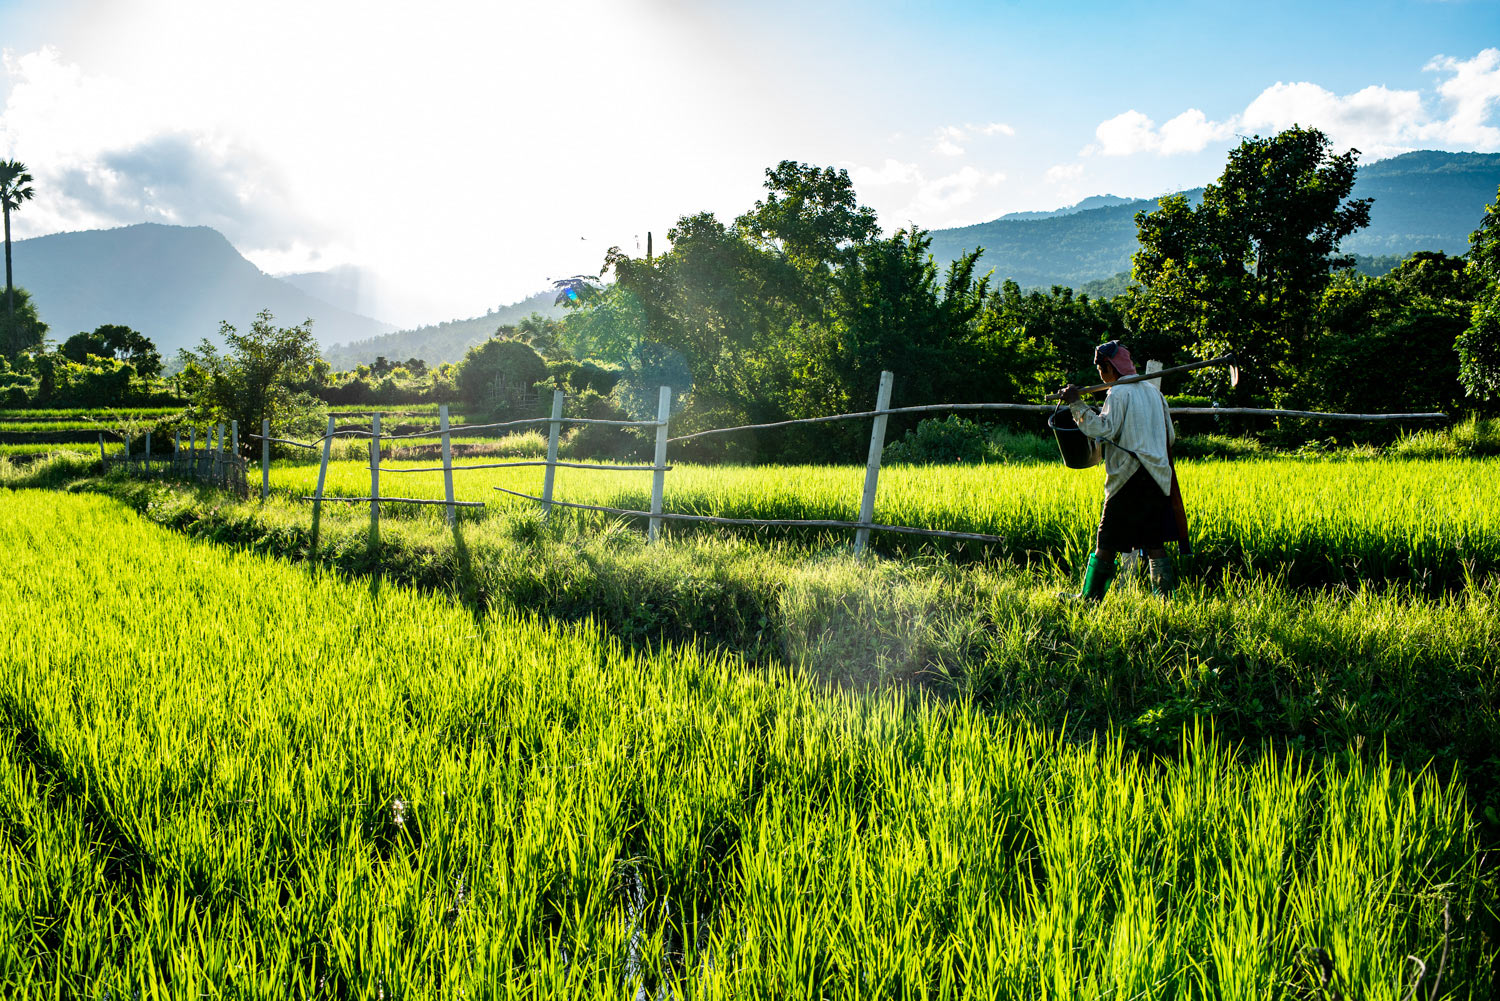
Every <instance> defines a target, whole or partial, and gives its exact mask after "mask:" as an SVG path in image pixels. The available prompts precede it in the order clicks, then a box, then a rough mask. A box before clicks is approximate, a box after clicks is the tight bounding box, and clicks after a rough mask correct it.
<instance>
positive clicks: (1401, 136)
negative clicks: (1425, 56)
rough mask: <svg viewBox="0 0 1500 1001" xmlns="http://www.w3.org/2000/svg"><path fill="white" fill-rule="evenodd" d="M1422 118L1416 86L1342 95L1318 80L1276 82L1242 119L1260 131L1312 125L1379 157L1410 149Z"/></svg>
mask: <svg viewBox="0 0 1500 1001" xmlns="http://www.w3.org/2000/svg"><path fill="white" fill-rule="evenodd" d="M1423 118H1424V112H1423V110H1422V95H1421V94H1419V93H1418V92H1417V91H1414V90H1390V89H1388V88H1386V87H1366V88H1364V89H1363V90H1359V91H1356V92H1355V93H1353V94H1348V95H1345V96H1343V97H1340V96H1338V95H1337V94H1334V93H1332V92H1331V91H1328V90H1325V89H1324V88H1322V87H1319V86H1318V85H1317V84H1312V83H1277V84H1274V85H1272V86H1270V87H1267V88H1266V89H1265V90H1264V91H1262V92H1261V94H1260V96H1259V97H1257V98H1256V99H1255V100H1253V101H1251V102H1250V105H1249V106H1248V107H1247V108H1245V112H1244V114H1243V115H1241V116H1240V125H1241V128H1242V129H1243V130H1244V131H1246V132H1256V133H1270V132H1279V131H1280V130H1282V129H1286V128H1290V127H1291V126H1293V125H1303V126H1312V127H1315V128H1319V129H1322V130H1323V131H1324V132H1326V133H1328V137H1329V139H1331V140H1332V141H1333V144H1334V145H1335V146H1340V147H1344V146H1353V147H1357V148H1358V149H1359V150H1360V151H1361V152H1363V153H1364V154H1365V155H1366V156H1368V157H1371V158H1379V157H1383V156H1391V155H1393V154H1395V153H1402V152H1405V151H1407V150H1409V149H1412V148H1413V143H1414V142H1416V141H1417V138H1418V137H1417V133H1418V128H1419V126H1420V123H1421V122H1422V120H1423Z"/></svg>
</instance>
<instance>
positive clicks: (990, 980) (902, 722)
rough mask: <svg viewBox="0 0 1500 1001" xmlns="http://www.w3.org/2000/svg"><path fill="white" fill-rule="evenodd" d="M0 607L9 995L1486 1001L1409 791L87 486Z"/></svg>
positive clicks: (1360, 772) (1428, 807)
mask: <svg viewBox="0 0 1500 1001" xmlns="http://www.w3.org/2000/svg"><path fill="white" fill-rule="evenodd" d="M472 475H477V474H472ZM669 475H670V474H669ZM670 496H671V494H670V493H669V497H670ZM101 540H107V543H108V544H105V545H101V544H100V543H101ZM0 609H3V615H4V621H5V622H6V623H7V628H6V629H4V630H0V663H4V664H5V665H6V669H5V671H4V672H3V673H0V869H3V873H4V875H3V877H0V991H3V993H4V995H5V996H7V997H101V998H102V997H111V998H123V997H141V998H168V997H170V998H182V997H200V996H206V997H226V998H227V997H236V998H289V997H290V998H297V997H340V998H393V997H402V998H408V997H410V998H417V997H421V998H427V997H432V998H437V997H443V998H455V997H464V998H492V997H493V998H499V997H526V998H548V997H568V998H592V997H600V998H619V997H630V998H643V999H644V998H665V997H680V998H720V997H722V998H729V997H733V998H778V999H779V998H856V997H871V998H875V997H879V998H886V997H912V998H917V997H921V998H1008V997H1014V998H1028V999H1029V998H1037V997H1067V998H1074V997H1082V998H1100V999H1103V998H1110V999H1123V998H1132V997H1139V998H1145V997H1173V998H1178V997H1181V998H1198V997H1202V998H1264V997H1272V998H1276V997H1298V998H1301V997H1313V996H1320V995H1326V996H1330V997H1331V996H1334V995H1335V993H1336V994H1337V996H1341V997H1345V998H1355V997H1358V998H1376V999H1380V998H1391V999H1396V998H1402V997H1405V996H1406V995H1407V993H1408V990H1409V987H1410V986H1411V983H1412V978H1413V976H1414V975H1415V973H1416V971H1417V970H1418V965H1417V962H1414V961H1413V960H1412V959H1411V958H1409V957H1416V958H1417V960H1418V961H1420V962H1421V963H1425V964H1426V966H1427V969H1428V971H1429V973H1428V975H1427V978H1426V979H1425V980H1424V982H1423V984H1422V985H1421V986H1422V991H1423V996H1426V991H1427V990H1428V989H1429V988H1431V987H1432V986H1434V979H1435V978H1434V974H1435V972H1436V968H1437V966H1438V965H1439V961H1440V957H1443V956H1444V954H1445V950H1446V958H1445V959H1442V960H1441V962H1442V965H1443V967H1444V970H1445V973H1444V975H1443V978H1442V981H1441V984H1440V987H1441V995H1440V996H1444V997H1455V998H1483V997H1490V996H1492V993H1491V986H1490V984H1489V981H1488V979H1487V976H1486V972H1487V970H1488V969H1489V964H1490V963H1491V962H1492V961H1494V959H1495V957H1494V955H1493V953H1494V951H1495V942H1494V939H1493V937H1486V935H1485V934H1483V933H1481V932H1482V927H1483V926H1482V923H1481V922H1482V920H1483V915H1484V913H1485V907H1486V906H1492V904H1493V900H1492V899H1489V896H1488V893H1487V891H1488V890H1489V889H1490V887H1489V885H1488V884H1487V883H1486V882H1485V879H1486V877H1484V876H1483V875H1482V873H1481V871H1480V870H1481V867H1482V866H1484V865H1486V863H1485V861H1484V859H1483V857H1482V855H1481V848H1482V847H1483V844H1482V842H1481V836H1480V833H1479V829H1478V828H1477V827H1476V824H1475V818H1474V817H1473V816H1472V813H1471V808H1470V806H1469V805H1468V801H1467V798H1466V794H1465V791H1464V788H1463V785H1462V784H1461V783H1459V782H1454V781H1450V780H1449V777H1448V776H1447V775H1444V774H1441V773H1440V772H1437V771H1435V770H1433V769H1426V770H1420V771H1415V772H1412V771H1406V770H1404V769H1402V768H1400V767H1398V766H1396V765H1393V764H1391V763H1389V762H1387V761H1385V760H1383V759H1381V758H1380V757H1379V756H1378V755H1377V756H1370V755H1355V756H1349V757H1347V758H1342V757H1339V756H1323V757H1317V758H1314V757H1311V756H1308V757H1303V756H1299V755H1297V754H1294V753H1273V752H1269V751H1261V750H1257V749H1255V748H1244V749H1241V750H1240V751H1239V752H1238V753H1236V752H1234V751H1233V750H1232V749H1231V748H1228V747H1226V746H1224V745H1223V744H1222V743H1221V742H1220V741H1218V740H1216V739H1215V738H1214V737H1213V736H1212V735H1211V734H1209V733H1206V732H1205V731H1204V730H1202V729H1189V730H1186V731H1184V732H1183V733H1182V736H1181V747H1180V752H1179V753H1178V754H1176V755H1174V756H1172V757H1170V758H1168V759H1166V760H1162V761H1151V760H1146V759H1140V758H1137V757H1136V756H1134V755H1133V754H1130V753H1128V752H1127V751H1126V750H1125V749H1124V747H1123V746H1122V745H1121V744H1120V743H1119V742H1118V741H1116V740H1114V739H1112V738H1107V737H1100V738H1096V739H1092V740H1086V741H1078V740H1073V739H1068V738H1067V737H1066V736H1065V735H1064V734H1063V733H1061V732H1057V731H1053V730H1051V729H1048V728H1045V727H1039V726H1034V725H1029V724H1026V723H1024V722H1019V721H1014V720H1011V721H1006V720H1002V719H999V718H997V717H994V716H991V715H988V714H986V713H983V712H981V711H979V710H978V709H976V708H975V707H974V706H973V705H971V704H969V703H966V702H963V701H956V702H939V701H935V700H930V699H921V698H917V699H910V698H907V699H903V698H901V697H899V696H897V695H894V694H890V695H885V696H871V695H856V694H850V693H845V692H840V691H835V690H831V689H828V688H826V687H824V686H821V685H819V684H817V683H815V682H814V681H812V680H811V679H809V678H808V677H806V676H799V675H796V674H792V673H788V672H785V671H779V670H765V669H757V670H747V669H746V668H745V666H744V665H742V664H741V663H740V662H738V661H737V660H736V659H735V658H733V657H730V656H727V655H722V654H710V653H708V652H706V651H705V650H704V649H703V648H702V647H700V646H698V645H696V644H687V645H672V644H665V645H659V646H657V647H656V648H655V649H654V650H652V651H651V652H639V651H631V650H628V649H626V648H624V647H622V646H621V645H620V644H619V643H618V642H617V641H615V640H613V639H611V638H610V637H609V636H608V635H606V634H605V633H604V632H602V631H601V630H600V629H599V628H598V627H597V626H593V625H588V624H575V625H564V624H558V623H553V622H547V621H544V620H541V619H538V618H535V617H532V616H527V615H522V614H518V613H515V612H511V611H495V610H492V611H489V612H486V613H482V614H478V615H476V613H475V612H473V611H472V610H471V609H469V608H466V607H464V606H462V605H458V604H455V603H453V602H452V601H451V600H449V599H448V598H446V597H444V596H441V595H434V594H430V593H423V592H419V591H417V590H414V589H408V588H403V587H399V586H394V585H390V584H382V583H381V581H380V580H379V579H378V578H372V579H369V580H358V579H354V580H351V579H346V578H342V577H337V576H333V575H328V574H324V573H320V572H317V571H316V570H310V569H309V568H308V567H306V566H296V565H292V564H289V563H285V562H279V561H276V560H273V559H270V558H267V557H264V556H258V555H255V554H252V553H248V552H237V551H232V550H230V549H228V548H225V547H219V546H213V545H208V544H205V543H202V542H193V541H191V540H188V539H185V538H183V537H182V536H181V535H178V534H175V533H172V532H170V531H167V530H165V529H162V528H160V527H157V526H155V525H152V524H150V523H149V522H147V521H146V520H145V519H143V518H141V517H139V516H137V515H135V514H133V513H132V512H130V511H129V510H127V509H126V508H125V507H124V506H123V505H121V504H119V503H118V502H116V501H113V500H111V499H108V498H105V497H101V496H97V495H73V494H58V493H41V492H31V491H3V492H0ZM1489 878H1490V880H1491V881H1492V877H1489ZM1487 901H1488V903H1487ZM1445 917H1446V919H1447V920H1448V921H1449V922H1450V925H1449V926H1448V928H1447V931H1446V933H1445Z"/></svg>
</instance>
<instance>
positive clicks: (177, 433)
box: [172, 428, 182, 471]
mask: <svg viewBox="0 0 1500 1001" xmlns="http://www.w3.org/2000/svg"><path fill="white" fill-rule="evenodd" d="M181 461H182V428H177V429H176V430H174V431H173V432H172V469H173V470H174V471H175V470H176V469H177V464H178V463H179V462H181Z"/></svg>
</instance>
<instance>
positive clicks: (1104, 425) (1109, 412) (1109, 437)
mask: <svg viewBox="0 0 1500 1001" xmlns="http://www.w3.org/2000/svg"><path fill="white" fill-rule="evenodd" d="M1129 399H1130V398H1129V396H1128V395H1127V394H1125V393H1120V394H1118V395H1117V394H1115V393H1113V392H1110V393H1108V394H1106V395H1105V397H1104V406H1102V407H1100V408H1099V412H1098V413H1097V414H1096V413H1094V411H1093V410H1092V409H1090V407H1089V405H1088V404H1087V403H1084V402H1083V401H1082V400H1074V401H1073V402H1071V403H1069V404H1068V410H1069V411H1070V412H1071V413H1072V414H1073V420H1074V422H1076V423H1077V424H1078V430H1080V431H1082V432H1083V433H1084V434H1086V435H1088V436H1089V437H1090V438H1103V439H1104V440H1105V441H1116V440H1118V439H1119V437H1120V430H1121V429H1122V428H1123V427H1124V426H1125V408H1126V407H1127V406H1129V403H1128V400H1129Z"/></svg>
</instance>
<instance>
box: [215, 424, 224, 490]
mask: <svg viewBox="0 0 1500 1001" xmlns="http://www.w3.org/2000/svg"><path fill="white" fill-rule="evenodd" d="M214 431H216V432H217V434H215V435H214V479H215V480H217V479H219V478H220V477H222V476H223V475H224V422H223V421H220V422H219V423H218V424H215V425H214Z"/></svg>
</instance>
